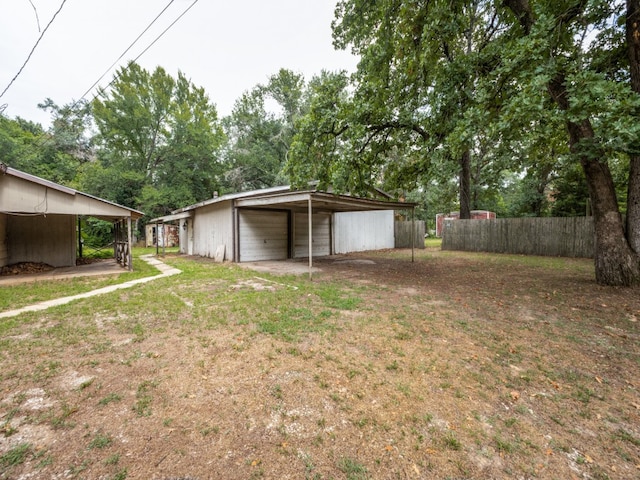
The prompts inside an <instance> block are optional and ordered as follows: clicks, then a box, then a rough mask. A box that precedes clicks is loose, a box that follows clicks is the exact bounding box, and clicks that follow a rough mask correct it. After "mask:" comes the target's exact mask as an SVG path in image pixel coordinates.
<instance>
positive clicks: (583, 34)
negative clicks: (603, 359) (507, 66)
mask: <svg viewBox="0 0 640 480" xmlns="http://www.w3.org/2000/svg"><path fill="white" fill-rule="evenodd" d="M633 3H634V2H629V13H630V14H631V15H633V14H634V12H633V5H632V4H633ZM504 6H505V8H506V9H507V10H508V11H509V12H511V13H512V14H513V17H511V18H512V19H513V23H512V24H511V30H510V35H511V39H512V40H511V43H510V46H511V48H513V49H514V50H512V51H513V52H515V55H514V57H513V58H512V59H511V60H512V61H513V63H512V65H511V67H515V68H516V69H517V73H518V76H517V78H518V80H519V81H520V82H523V83H529V84H531V83H532V82H535V83H537V84H538V85H544V86H545V87H546V89H547V91H548V93H549V95H550V97H551V99H552V100H553V102H554V103H555V105H556V107H557V109H558V113H559V115H560V116H561V117H562V118H563V119H564V122H565V125H566V129H567V132H568V140H569V146H570V150H571V154H572V156H573V158H575V159H576V161H578V162H579V163H580V165H581V166H582V169H583V171H584V173H585V178H586V181H587V185H588V188H589V195H590V198H591V205H592V209H593V215H594V224H595V232H596V249H595V266H596V280H597V281H598V282H599V283H602V284H607V285H631V284H634V283H638V282H640V257H639V255H638V253H640V252H636V251H634V248H633V245H634V241H633V239H631V241H630V240H629V239H628V238H627V236H626V235H625V230H624V227H623V222H622V216H621V212H620V209H619V205H618V201H617V197H616V190H615V184H614V181H613V177H612V174H611V170H610V167H609V162H608V159H609V158H610V157H611V155H612V149H624V150H626V151H627V152H630V151H631V150H632V148H633V143H634V142H637V138H638V134H639V133H640V132H639V131H638V125H637V123H638V122H637V120H638V115H637V112H638V109H639V108H640V103H639V100H640V97H639V96H638V94H637V93H636V92H633V91H632V89H631V88H629V85H628V84H627V83H622V82H617V81H615V80H614V81H612V80H610V79H608V78H607V77H606V75H605V74H603V73H602V72H600V71H598V70H597V69H595V68H594V67H595V64H594V63H592V62H591V61H590V60H591V57H590V56H589V49H588V45H586V38H587V34H588V32H589V31H590V30H593V29H596V30H597V29H599V28H604V26H605V25H607V24H610V23H611V22H614V23H615V21H616V19H617V18H618V17H619V16H620V15H621V13H622V12H621V10H622V5H621V4H620V3H618V2H609V1H605V0H596V1H592V2H586V1H562V2H556V1H547V2H536V4H535V5H534V4H531V3H530V2H529V1H528V0H506V1H505V2H504ZM505 20H506V21H507V22H509V21H512V20H511V19H510V18H509V17H508V16H507V17H505ZM627 28H629V24H627ZM630 106H631V108H630ZM613 118H616V122H615V123H614V122H611V121H612V120H613ZM609 122H611V123H609ZM621 138H622V139H626V140H623V141H622V142H620V141H619V139H621ZM616 143H617V144H616ZM633 163H634V162H632V167H633ZM631 173H634V171H633V168H632V172H631ZM636 191H640V177H639V176H635V177H634V175H630V178H629V192H630V195H629V196H630V197H632V195H631V194H632V193H633V192H636ZM630 207H631V210H634V209H635V207H634V206H633V205H631V206H630ZM629 218H630V219H631V223H630V224H629V226H628V231H629V232H633V231H635V232H639V231H640V230H638V228H637V226H636V225H634V224H633V222H635V221H636V220H634V218H633V215H631V216H630V217H629ZM636 235H637V233H636Z"/></svg>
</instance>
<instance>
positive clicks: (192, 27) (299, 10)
mask: <svg viewBox="0 0 640 480" xmlns="http://www.w3.org/2000/svg"><path fill="white" fill-rule="evenodd" d="M62 1H63V0H0V92H2V91H3V90H4V89H5V87H6V86H7V85H8V84H9V82H10V81H11V79H12V78H13V77H14V76H15V75H16V73H17V72H18V70H19V69H20V67H21V66H22V64H23V63H24V61H25V60H26V58H27V56H28V55H29V52H30V51H31V49H32V48H33V46H34V44H35V43H36V41H37V40H38V38H39V37H40V35H41V33H42V31H43V30H44V29H45V27H46V26H47V24H48V23H49V22H50V21H51V19H52V17H53V15H54V14H55V12H56V11H57V10H58V9H59V8H60V5H61V4H62ZM169 3H170V0H66V2H65V4H64V6H63V7H62V10H61V11H60V13H59V14H58V15H57V17H56V18H55V20H54V21H53V23H51V26H50V27H49V29H48V30H47V31H46V33H45V34H44V36H43V37H42V40H41V41H40V44H39V45H38V47H37V48H36V49H35V51H34V53H33V55H32V57H31V59H30V60H29V62H28V63H27V65H26V66H25V68H24V70H23V71H22V73H21V74H20V75H19V76H18V78H17V79H16V80H15V82H14V83H13V85H12V86H11V87H10V88H9V90H7V92H6V93H5V94H4V96H2V98H0V106H4V105H5V104H6V107H5V110H4V114H5V115H7V116H9V117H12V118H13V117H16V116H20V117H22V118H25V119H28V120H32V121H35V122H39V123H42V124H43V125H47V124H48V123H49V115H48V114H47V113H45V112H43V111H41V110H40V109H38V108H37V105H38V103H41V102H42V101H43V100H44V99H45V98H47V97H49V98H51V99H53V101H54V102H56V103H57V104H58V105H65V104H68V103H71V102H72V101H74V100H77V99H79V98H80V97H81V96H82V95H83V94H84V93H85V92H86V91H87V90H88V89H89V87H91V85H93V83H94V82H95V81H96V80H98V79H99V78H100V76H102V74H103V73H104V72H105V70H107V69H108V68H109V66H110V65H111V64H112V63H113V62H115V61H116V59H117V58H118V57H119V56H120V55H121V54H122V53H123V52H124V51H125V50H126V49H127V47H129V45H130V44H131V43H132V42H133V41H134V40H135V39H136V37H138V35H140V33H142V32H143V30H144V29H145V28H146V27H147V26H148V25H149V24H150V23H151V21H152V20H153V19H154V18H155V17H156V16H157V15H158V14H159V13H160V12H161V11H162V9H163V8H164V7H165V6H166V5H167V4H169ZM193 3H194V0H174V1H173V3H172V4H171V6H170V7H169V8H168V9H167V10H166V12H165V13H164V14H163V15H162V17H160V19H158V21H157V22H156V23H155V24H154V25H153V26H152V27H151V28H150V29H149V31H148V32H147V33H146V34H145V35H144V36H143V37H142V38H141V39H140V40H139V41H138V43H136V44H135V45H134V46H133V48H132V49H131V50H130V51H129V52H128V53H127V54H126V55H125V56H124V57H123V59H122V60H120V62H119V63H118V65H117V66H116V67H114V68H113V69H112V70H111V71H109V73H108V74H107V75H106V76H105V77H104V79H103V80H101V81H100V85H102V86H105V85H107V84H108V83H109V82H110V81H111V80H112V78H113V74H114V72H115V71H116V69H117V67H118V66H121V65H126V63H127V61H128V60H133V59H134V58H135V57H137V56H138V55H139V54H140V53H141V52H142V51H143V50H144V49H145V48H147V47H148V46H149V44H150V43H151V42H152V41H153V40H154V39H155V38H156V37H157V36H158V35H159V34H160V33H161V32H162V31H163V30H165V29H166V28H167V27H168V26H169V25H170V24H171V23H172V22H173V21H174V20H175V19H176V18H177V17H178V16H179V15H180V14H181V13H182V12H183V11H184V10H185V9H187V8H188V7H189V6H190V5H191V4H193ZM335 4H336V0H196V3H195V5H194V6H193V7H192V8H191V9H190V10H189V11H188V12H187V13H186V14H185V15H184V16H183V17H182V19H180V20H179V21H178V22H177V23H176V24H175V25H174V26H173V27H171V28H170V29H169V30H168V31H167V32H166V33H165V34H164V36H163V37H162V38H160V39H159V40H158V41H157V42H156V43H155V44H154V45H153V46H152V47H151V48H150V49H149V50H148V51H147V52H146V53H145V54H143V55H142V56H141V57H140V58H139V60H138V63H139V64H140V65H142V66H143V67H144V68H146V69H147V70H153V69H154V68H155V67H156V66H158V65H160V66H162V67H164V68H165V69H166V70H167V71H168V72H169V73H170V74H171V75H173V76H176V74H177V72H178V70H180V71H182V72H183V73H184V74H185V75H186V76H187V77H188V78H190V79H191V81H192V82H193V83H194V84H195V85H197V86H200V87H204V89H205V90H206V91H207V93H208V95H209V97H210V99H211V101H212V102H213V103H215V104H216V106H217V108H218V113H219V115H220V116H224V115H228V114H230V113H231V109H232V108H233V103H234V102H235V100H236V99H237V98H238V97H239V96H240V95H241V94H242V93H243V92H244V91H247V90H250V89H251V88H253V87H254V86H255V85H256V84H258V83H265V82H266V81H267V79H268V77H269V76H270V75H272V74H275V73H277V71H278V70H279V69H280V68H288V69H291V70H293V71H295V72H297V73H301V74H303V75H304V76H305V79H307V80H309V79H310V78H311V77H312V76H313V75H314V74H317V73H320V71H321V70H323V69H325V70H341V69H344V70H348V71H353V70H354V69H355V66H356V63H357V61H356V59H355V58H354V57H353V56H351V55H350V54H349V53H348V52H344V51H336V50H334V48H333V45H332V38H331V21H332V20H333V12H334V8H335ZM34 7H35V8H34ZM36 12H37V17H36ZM94 92H95V89H94V90H93V91H92V92H91V93H90V94H89V95H87V97H86V98H87V99H88V100H90V99H92V98H93V93H94ZM0 108H1V107H0Z"/></svg>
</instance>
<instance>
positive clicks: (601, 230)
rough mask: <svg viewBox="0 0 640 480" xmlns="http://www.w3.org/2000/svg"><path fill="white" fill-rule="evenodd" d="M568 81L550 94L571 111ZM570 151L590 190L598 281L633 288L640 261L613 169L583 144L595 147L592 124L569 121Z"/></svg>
mask: <svg viewBox="0 0 640 480" xmlns="http://www.w3.org/2000/svg"><path fill="white" fill-rule="evenodd" d="M564 82H565V78H564V76H563V75H562V74H558V76H556V78H554V79H553V80H551V81H550V82H549V92H550V94H551V96H552V97H553V99H554V100H555V102H556V103H557V104H558V106H559V107H560V108H561V109H563V110H566V109H568V108H569V101H568V99H567V91H566V87H565V83H564ZM567 130H568V131H569V147H570V149H571V152H572V153H574V154H575V155H577V156H578V157H579V158H580V164H581V165H582V169H583V170H584V174H585V177H586V179H587V185H588V187H589V197H590V198H591V205H592V210H593V221H594V227H595V236H596V238H595V252H594V255H595V267H596V268H595V270H596V281H597V282H598V283H600V284H603V285H619V286H629V285H633V284H635V283H638V282H640V258H639V257H638V255H637V254H636V253H635V252H634V251H633V250H632V249H631V247H630V245H629V243H628V242H627V239H626V237H625V232H624V226H623V223H622V216H621V215H620V208H619V206H618V199H617V198H616V189H615V185H614V183H613V177H612V176H611V171H610V170H609V166H608V165H607V164H606V163H605V162H602V161H600V159H599V158H597V155H595V156H594V154H593V151H592V150H590V151H588V152H586V151H584V150H583V149H582V147H581V142H585V143H587V144H590V145H591V146H592V147H593V145H594V142H596V140H595V135H594V132H593V128H592V126H591V122H590V121H589V120H583V121H582V122H580V123H574V122H571V121H567Z"/></svg>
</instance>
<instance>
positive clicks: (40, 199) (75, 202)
mask: <svg viewBox="0 0 640 480" xmlns="http://www.w3.org/2000/svg"><path fill="white" fill-rule="evenodd" d="M3 176H7V177H9V178H16V179H19V180H18V182H17V183H16V182H9V183H8V184H4V185H1V186H2V188H1V189H0V212H3V213H8V214H26V215H40V214H41V215H45V214H50V215H55V214H60V215H87V216H91V217H96V218H103V219H109V220H113V219H119V218H126V217H131V218H132V219H133V220H136V219H138V218H140V217H142V216H144V213H143V212H140V211H138V210H135V209H133V208H129V207H125V206H123V205H118V204H117V203H114V202H110V201H109V200H104V199H102V198H98V197H95V196H93V195H89V194H87V193H84V192H80V191H78V190H74V189H73V188H70V187H66V186H64V185H60V184H58V183H55V182H52V181H50V180H45V179H44V178H40V177H37V176H35V175H31V174H30V173H26V172H22V171H20V170H16V169H15V168H11V167H8V166H6V165H4V164H0V182H1V180H2V177H3ZM21 181H22V183H21ZM24 182H27V183H24ZM49 191H50V194H49V193H48V192H49Z"/></svg>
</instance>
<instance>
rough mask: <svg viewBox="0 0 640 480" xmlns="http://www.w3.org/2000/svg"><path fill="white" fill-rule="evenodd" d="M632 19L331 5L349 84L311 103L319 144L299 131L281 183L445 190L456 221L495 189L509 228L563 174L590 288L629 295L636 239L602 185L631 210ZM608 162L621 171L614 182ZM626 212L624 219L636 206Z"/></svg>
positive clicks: (412, 5)
mask: <svg viewBox="0 0 640 480" xmlns="http://www.w3.org/2000/svg"><path fill="white" fill-rule="evenodd" d="M637 4H638V1H637V0H629V1H628V2H627V4H626V7H627V9H625V4H624V3H623V2H622V1H614V2H611V1H609V0H590V1H585V0H560V1H559V0H540V1H536V2H530V1H529V0H506V1H504V2H493V1H489V0H465V1H458V2H452V1H450V0H430V1H425V0H387V1H384V2H378V1H376V2H368V1H364V0H342V1H340V2H339V3H338V7H337V9H336V20H335V22H334V25H333V27H334V39H335V44H336V46H337V47H340V48H351V50H352V51H353V52H354V53H355V54H357V55H359V56H360V63H359V66H358V71H357V73H356V74H355V76H354V77H353V79H352V81H351V82H350V83H349V84H348V85H340V86H339V87H337V88H333V90H332V89H331V88H325V89H318V90H317V91H316V92H315V96H312V99H311V110H310V116H309V118H310V119H311V120H310V122H309V123H310V124H311V123H315V124H316V125H318V126H319V128H318V130H317V132H316V133H315V134H314V133H313V131H312V128H311V127H310V126H307V125H305V121H304V120H303V121H302V122H301V124H302V128H300V134H299V136H298V137H297V139H296V141H294V145H296V148H295V149H293V150H292V154H293V155H292V156H291V157H292V158H291V161H290V164H291V165H290V167H289V168H288V171H290V172H291V174H292V175H294V176H295V175H299V176H304V175H309V174H316V175H317V176H318V177H319V178H321V179H324V180H326V181H331V182H332V183H334V184H335V183H338V184H340V182H336V180H337V179H343V181H342V185H344V186H345V188H346V189H348V190H351V191H354V190H363V189H364V188H363V187H362V184H363V183H373V182H382V183H383V185H387V186H390V187H391V189H393V187H396V188H409V187H410V186H416V187H419V188H421V189H423V190H424V189H425V188H427V187H429V188H431V186H432V185H433V183H434V179H435V181H436V184H442V185H446V181H447V178H449V179H450V178H451V177H452V176H455V175H457V176H458V178H459V185H460V187H459V188H460V205H461V209H462V208H463V207H462V206H463V205H464V204H467V205H474V203H475V205H476V206H480V205H478V204H479V203H480V202H481V201H486V202H487V203H490V202H491V201H495V199H496V195H495V194H496V192H497V191H499V190H500V189H501V188H503V187H504V186H505V185H507V186H509V187H512V186H515V187H516V188H510V189H509V195H510V199H509V200H510V205H509V206H508V207H509V210H510V213H511V214H518V215H526V214H536V215H540V214H545V213H547V212H548V211H549V205H548V200H549V198H550V197H549V191H555V192H556V193H562V192H559V190H560V189H561V188H565V187H566V188H569V187H570V182H567V181H565V180H569V179H570V178H571V177H570V175H571V174H572V173H573V172H574V169H572V168H570V167H571V165H572V164H573V165H575V164H578V165H580V167H581V169H582V171H583V173H584V178H585V181H586V185H587V187H588V192H589V196H590V205H591V208H592V209H593V213H594V218H595V224H596V232H597V233H596V245H597V248H596V278H597V280H598V281H599V282H601V283H605V284H621V285H628V284H631V283H635V282H637V281H639V280H640V262H639V261H638V255H637V252H634V251H633V248H631V245H633V240H634V238H635V236H637V235H638V234H634V233H632V232H633V231H634V225H635V223H634V221H632V222H631V225H630V227H629V228H628V229H627V234H628V238H627V237H625V231H624V230H623V227H622V222H621V210H620V205H619V204H618V201H617V193H618V190H619V189H616V184H615V181H616V180H618V181H621V182H625V184H626V185H628V187H629V188H628V191H629V193H628V195H627V196H628V197H629V198H633V197H632V195H633V194H634V192H637V193H638V194H640V179H636V177H640V175H635V174H634V172H635V171H636V170H635V167H636V165H637V163H636V162H635V161H634V160H633V159H634V158H635V157H634V156H633V155H636V154H637V152H640V149H639V148H638V138H640V122H638V112H639V111H640V96H639V95H638V92H640V50H639V49H637V48H636V50H634V49H633V45H632V44H633V42H634V41H635V39H636V38H640V29H639V28H638V23H639V22H638V21H635V23H634V22H633V21H631V22H629V21H628V19H629V18H632V17H633V16H634V15H638V8H637ZM626 10H628V12H627V11H626ZM625 15H626V19H627V21H625ZM625 25H626V27H625ZM625 28H626V30H627V35H626V37H625ZM629 29H631V30H633V31H635V32H636V33H633V34H629V33H628V32H629ZM634 29H635V30H634ZM636 43H638V44H639V45H640V41H638V42H636ZM627 51H628V55H625V52H627ZM634 54H635V56H634ZM634 62H636V63H637V64H638V68H637V70H638V75H639V76H638V90H636V91H634V90H633V88H632V85H631V83H632V82H630V79H631V80H633V78H634V77H633V72H634V71H635V70H634ZM630 72H631V75H630ZM329 85H331V84H327V87H328V86H329ZM333 85H334V86H335V85H336V83H334V84H333ZM345 92H349V93H348V94H346V95H345ZM345 97H346V99H345ZM314 106H317V108H314ZM298 141H299V142H300V143H301V145H298V144H297V142H298ZM620 155H623V156H627V157H629V156H631V159H632V160H631V161H630V162H628V165H630V168H629V169H627V170H626V172H623V174H622V175H613V174H612V166H613V165H614V164H616V165H619V164H620V163H619V161H618V159H619V158H620ZM305 163H306V164H307V165H306V166H305ZM309 165H311V167H310V166H309ZM625 173H626V174H625ZM563 175H569V176H568V177H567V178H563ZM299 181H303V179H300V180H299ZM471 181H473V185H467V184H470V183H471ZM627 182H628V183H627ZM573 190H574V193H575V194H578V192H577V190H575V189H573ZM625 190H626V189H625ZM565 193H566V195H565V197H568V195H569V193H570V192H569V191H567V192H565ZM465 196H468V197H469V199H465V198H464V197H465ZM576 200H577V199H576ZM580 201H585V198H584V197H582V198H581V199H580ZM628 205H629V206H628V209H627V214H628V218H632V217H633V216H632V215H629V212H631V211H635V210H634V209H640V206H637V207H636V206H635V203H634V202H633V201H630V202H628ZM464 208H466V207H464ZM638 222H640V220H638ZM638 230H639V231H640V229H638ZM630 232H631V233H630Z"/></svg>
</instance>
